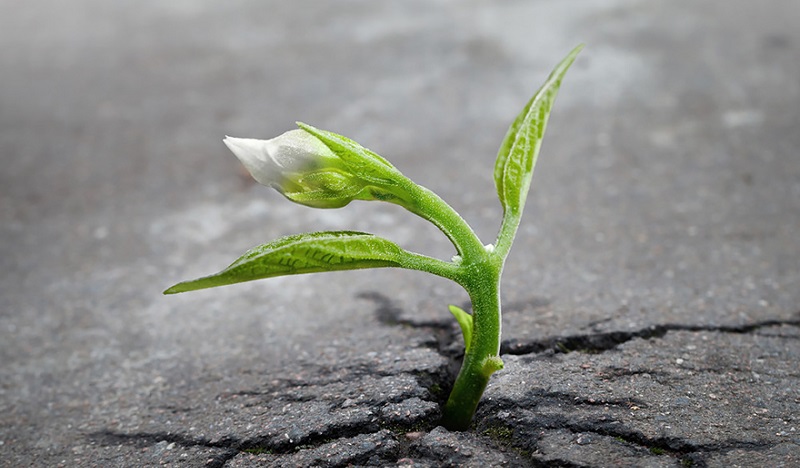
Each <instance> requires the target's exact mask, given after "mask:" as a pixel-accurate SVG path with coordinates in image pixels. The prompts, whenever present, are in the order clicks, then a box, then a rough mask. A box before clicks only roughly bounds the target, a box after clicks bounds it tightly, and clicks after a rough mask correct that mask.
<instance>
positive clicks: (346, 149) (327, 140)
mask: <svg viewBox="0 0 800 468" xmlns="http://www.w3.org/2000/svg"><path fill="white" fill-rule="evenodd" d="M297 126H298V127H300V128H302V129H303V130H305V131H307V132H308V133H310V134H312V135H314V136H315V137H317V138H318V139H319V140H320V141H322V143H324V144H325V146H327V147H328V148H330V150H331V151H333V152H334V154H336V156H338V157H339V159H341V160H342V161H343V162H344V164H345V166H346V167H347V170H348V172H350V173H351V174H353V175H354V176H356V177H359V178H361V179H363V180H365V181H367V182H369V183H371V184H377V185H381V186H385V185H396V184H397V181H398V180H399V179H400V178H402V179H405V176H403V175H402V173H400V171H398V170H397V169H396V168H395V167H394V166H392V164H391V163H390V162H389V161H387V160H386V159H384V158H383V157H381V156H380V155H379V154H377V153H375V152H373V151H370V150H368V149H367V148H364V147H363V146H361V145H360V144H358V143H357V142H355V141H353V140H351V139H350V138H347V137H345V136H342V135H339V134H338V133H333V132H329V131H327V130H320V129H318V128H315V127H312V126H311V125H308V124H305V123H302V122H297Z"/></svg>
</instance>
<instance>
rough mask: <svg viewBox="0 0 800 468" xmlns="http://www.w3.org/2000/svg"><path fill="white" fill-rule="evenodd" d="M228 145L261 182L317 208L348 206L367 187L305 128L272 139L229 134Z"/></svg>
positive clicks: (295, 199)
mask: <svg viewBox="0 0 800 468" xmlns="http://www.w3.org/2000/svg"><path fill="white" fill-rule="evenodd" d="M223 141H224V143H225V145H227V146H228V148H229V149H230V150H231V151H232V152H233V154H235V155H236V157H237V158H239V160H240V161H241V162H242V164H244V166H245V168H247V170H248V171H249V172H250V174H251V175H252V176H253V178H254V179H255V180H256V181H258V183H260V184H263V185H267V186H270V187H273V188H274V189H276V190H278V191H279V192H281V193H282V194H283V195H284V196H286V197H287V198H288V199H290V200H292V201H294V202H296V203H300V204H303V205H306V206H311V207H314V208H338V207H341V206H344V205H346V204H348V203H350V201H352V200H353V199H354V198H356V197H357V196H358V195H359V193H361V192H362V190H363V189H364V188H365V185H366V183H365V182H364V181H363V180H361V179H360V178H358V177H356V176H354V175H353V174H351V173H350V172H349V171H348V170H347V168H346V165H345V164H344V163H343V162H342V160H341V159H340V158H339V157H338V156H336V154H334V153H333V151H331V150H330V148H328V147H327V146H326V145H325V143H323V142H322V141H321V140H319V139H318V138H317V137H315V136H314V135H312V134H310V133H308V132H307V131H305V130H291V131H288V132H286V133H284V134H282V135H280V136H277V137H275V138H273V139H271V140H256V139H251V138H232V137H225V140H223Z"/></svg>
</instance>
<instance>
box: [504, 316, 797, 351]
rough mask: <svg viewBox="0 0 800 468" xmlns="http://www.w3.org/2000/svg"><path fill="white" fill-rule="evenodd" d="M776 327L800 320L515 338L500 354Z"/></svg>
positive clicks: (602, 348)
mask: <svg viewBox="0 0 800 468" xmlns="http://www.w3.org/2000/svg"><path fill="white" fill-rule="evenodd" d="M775 326H793V327H800V320H764V321H760V322H754V323H751V324H743V325H683V324H661V325H650V326H648V327H645V328H642V329H639V330H635V331H627V332H625V331H611V332H599V333H587V334H581V335H569V336H554V337H548V338H543V339H540V340H533V341H522V340H518V339H509V340H503V341H502V343H501V344H500V354H501V355H503V354H512V355H517V356H519V355H524V354H538V353H542V352H545V351H551V352H554V353H570V352H573V351H581V352H587V353H601V352H604V351H609V350H611V349H614V348H616V347H617V346H619V345H621V344H623V343H627V342H628V341H631V340H634V339H636V338H643V339H646V340H649V339H652V338H663V337H664V336H666V335H667V333H669V332H673V331H689V332H701V331H707V332H719V333H735V334H746V333H752V332H754V331H756V330H760V329H762V328H767V327H775Z"/></svg>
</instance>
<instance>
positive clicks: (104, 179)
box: [0, 0, 800, 466]
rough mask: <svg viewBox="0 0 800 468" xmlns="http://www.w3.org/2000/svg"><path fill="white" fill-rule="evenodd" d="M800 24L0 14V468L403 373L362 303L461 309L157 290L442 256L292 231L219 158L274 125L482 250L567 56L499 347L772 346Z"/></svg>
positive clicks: (263, 9)
mask: <svg viewBox="0 0 800 468" xmlns="http://www.w3.org/2000/svg"><path fill="white" fill-rule="evenodd" d="M798 19H800V3H797V2H795V1H790V0H783V1H781V0H770V1H768V2H750V1H745V0H736V1H730V0H725V1H722V0H719V1H706V2H694V1H666V0H663V1H661V0H608V1H600V0H595V1H591V0H569V1H564V0H541V1H521V0H515V1H503V2H491V1H460V2H456V1H447V0H442V1H405V2H375V1H337V2H327V1H298V2H264V1H249V2H248V1H242V2H238V1H237V2H208V1H170V2H151V1H141V2H106V1H99V0H81V1H73V2H55V1H39V2H14V1H2V2H0V71H1V73H0V162H2V168H1V169H0V265H2V273H0V363H1V364H0V459H2V460H6V463H8V465H7V466H24V465H27V464H30V465H41V466H55V464H58V463H63V464H64V466H91V465H92V463H95V464H97V463H100V464H101V465H102V464H104V463H110V462H108V460H110V458H103V457H110V456H111V455H109V454H108V453H107V452H103V450H107V449H106V448H101V447H100V445H102V444H97V443H95V442H91V440H92V439H91V435H92V434H97V433H102V432H104V431H112V432H115V433H138V432H141V431H144V430H145V429H143V427H144V426H145V425H146V424H148V421H151V420H152V417H153V416H152V414H153V413H154V412H157V411H158V409H159V408H163V407H167V406H169V405H172V404H174V402H176V401H179V402H184V404H185V405H187V406H189V407H192V408H194V409H195V410H196V411H198V412H201V413H203V414H212V415H213V413H214V411H215V409H214V408H215V406H214V401H215V400H214V398H215V395H217V394H219V393H220V392H224V391H233V390H237V389H239V390H240V389H242V388H257V387H258V386H259V385H260V382H263V381H265V380H269V379H273V378H277V376H280V375H282V374H285V373H287V372H291V369H292V368H294V366H301V367H302V366H303V365H305V364H308V363H320V362H324V363H328V365H330V366H331V368H336V367H337V366H344V365H346V363H347V359H350V357H351V356H358V355H361V354H364V353H370V352H379V351H382V350H384V349H385V348H386V347H387V346H394V345H397V346H400V347H402V346H404V345H405V343H406V342H407V340H408V339H409V338H408V336H410V335H413V333H415V332H414V330H407V329H401V328H390V327H386V326H385V325H382V324H381V323H379V321H378V320H376V317H375V314H374V304H372V303H370V302H369V301H365V300H364V299H361V298H359V294H361V295H362V296H363V295H364V293H367V295H369V294H370V292H374V291H380V292H381V294H382V295H384V296H385V297H386V298H389V299H391V300H392V301H393V304H395V306H396V308H397V309H399V310H402V313H403V316H404V317H406V318H408V319H409V320H417V321H423V322H424V321H426V320H427V321H447V320H449V318H448V313H447V309H446V305H447V304H448V303H456V304H462V303H463V302H464V301H466V300H467V298H466V295H465V294H464V293H463V291H461V290H460V289H459V288H458V287H457V286H455V285H451V284H449V283H447V282H445V281H443V280H440V279H438V278H433V277H429V276H425V275H423V274H421V273H412V272H404V271H397V270H375V271H369V272H365V271H360V272H347V273H339V274H321V275H313V276H304V277H290V278H281V279H274V280H268V281H262V282H256V283H249V284H242V285H237V286H230V287H226V288H222V289H217V290H211V291H203V292H198V293H192V294H186V295H180V296H173V297H163V296H161V291H162V290H163V289H165V288H166V287H168V286H170V285H171V284H173V283H175V282H177V281H180V280H183V279H189V278H193V277H197V276H201V275H205V274H208V273H211V272H214V271H217V270H219V269H221V268H222V267H224V266H226V265H227V264H228V263H229V262H230V261H232V260H233V259H235V258H236V257H237V256H238V255H239V254H241V253H242V252H244V251H245V250H246V249H247V248H249V247H252V246H254V245H256V244H259V243H262V242H265V241H268V240H271V239H274V238H276V237H278V236H281V235H286V234H292V233H297V232H303V231H309V230H325V229H357V230H366V231H370V232H374V233H376V234H380V235H383V236H386V237H388V238H390V239H392V240H394V241H396V242H398V243H399V244H401V245H402V246H403V247H405V248H408V249H411V250H416V251H420V252H423V253H426V254H429V255H433V256H436V257H440V258H445V259H447V258H450V256H451V255H453V251H452V247H450V246H449V245H448V243H447V241H446V239H445V238H444V237H443V236H442V235H441V234H440V233H438V232H437V231H436V230H435V229H434V228H433V227H431V226H429V225H427V224H426V223H424V222H423V221H421V220H418V219H415V218H413V217H412V216H411V215H410V214H408V213H405V212H403V211H402V210H400V209H399V208H397V207H395V206H388V205H386V206H384V205H381V204H375V203H372V204H368V203H353V204H351V205H350V206H348V207H346V208H343V209H339V210H331V211H319V210H312V209H309V208H305V207H301V206H297V205H293V204H291V203H289V202H288V201H286V200H284V199H283V198H282V197H281V196H280V195H278V194H277V193H274V192H273V191H271V190H268V189H266V188H264V187H261V186H258V185H256V184H254V183H253V182H251V180H250V179H249V177H248V176H247V174H246V173H245V172H243V170H242V168H241V167H240V165H239V163H238V161H237V160H236V158H235V157H234V156H233V155H231V154H230V153H229V152H228V151H227V149H226V148H225V147H224V145H223V144H222V141H221V140H222V138H223V136H224V135H232V136H239V137H253V138H271V137H273V136H276V135H278V134H279V133H282V132H284V131H286V130H289V129H291V128H293V125H294V122H295V121H298V120H299V121H304V122H307V123H310V124H312V125H314V126H317V127H319V128H324V129H328V130H332V131H335V132H337V133H340V134H343V135H346V136H349V137H351V138H353V139H355V140H356V141H359V142H360V143H362V144H363V145H364V146H367V147H368V148H370V149H372V150H374V151H376V152H378V153H379V154H381V155H383V156H384V157H386V158H387V159H389V160H390V161H392V162H393V163H394V164H395V166H397V167H398V168H399V169H400V170H401V171H403V172H404V173H405V174H406V175H408V176H410V177H411V178H412V179H414V180H415V181H417V182H418V183H421V184H423V185H425V186H427V187H429V188H431V189H433V190H434V191H436V192H437V193H439V194H440V195H441V196H442V197H443V198H444V199H445V200H447V201H449V202H450V203H451V204H452V205H453V206H454V207H455V208H456V209H457V210H458V211H459V212H461V213H462V215H463V216H464V217H465V218H466V219H467V221H468V222H470V223H471V224H472V225H473V226H474V228H475V230H476V231H477V232H478V234H479V235H480V236H481V237H482V239H483V240H484V242H486V243H489V242H492V241H493V237H494V236H495V234H496V231H497V228H498V226H499V221H500V217H501V212H500V206H499V203H498V202H497V201H496V194H495V190H494V185H493V179H492V165H493V162H494V156H495V154H496V151H497V147H498V146H499V144H500V141H501V139H502V137H503V135H504V133H505V130H506V128H507V126H508V124H509V123H510V122H511V120H512V119H513V117H514V116H515V115H516V113H517V112H518V111H519V109H520V108H521V106H522V105H523V104H524V103H525V101H526V100H527V99H528V98H529V97H530V95H532V93H533V92H534V91H535V90H536V89H537V88H538V87H539V85H540V84H541V83H542V82H543V80H544V79H545V77H546V76H547V74H548V73H549V71H550V69H551V68H552V67H553V66H554V65H555V64H556V63H557V62H558V60H560V59H561V58H562V57H563V56H564V55H565V54H566V53H567V52H568V51H569V50H570V49H571V48H572V47H574V46H575V45H577V44H578V43H585V44H586V45H587V47H586V49H585V50H584V51H583V52H582V54H581V55H580V57H579V58H578V60H577V62H576V63H575V65H574V67H573V69H572V70H570V72H569V74H568V75H567V77H566V79H565V81H564V84H563V87H562V91H561V94H560V96H559V98H558V101H557V103H556V106H555V110H554V113H553V116H552V119H551V121H550V126H549V129H548V136H547V138H546V141H545V143H544V146H543V150H542V153H541V157H540V160H539V165H538V167H537V170H536V175H535V176H534V180H533V184H532V191H531V195H530V199H529V203H528V205H527V209H526V214H525V218H524V220H523V224H522V226H521V228H520V232H519V235H518V239H517V242H516V244H515V247H514V249H513V251H512V256H511V257H510V259H509V261H508V264H507V268H506V271H505V274H504V289H503V299H504V301H505V304H506V309H505V315H504V327H505V335H504V338H506V339H509V340H518V341H525V340H528V341H530V340H537V339H543V338H546V337H553V336H568V335H574V334H580V333H590V332H591V333H603V332H611V331H622V332H631V331H637V330H642V329H645V328H647V327H649V326H653V325H659V324H682V325H686V326H698V327H714V326H721V325H722V326H739V325H742V324H752V323H760V322H764V321H775V322H776V323H777V322H787V321H791V320H796V318H797V313H798V311H800V301H798V299H799V298H800V288H798V285H799V284H800V240H798V239H799V238H798V234H797V232H798V230H800V131H798V128H800V33H798V31H800V28H798V27H797V26H798ZM787 343H790V344H791V347H790V348H789V349H788V351H787V352H788V353H789V356H793V358H794V360H793V361H792V360H789V361H788V362H787V364H786V365H787V366H788V365H789V363H795V362H796V358H797V356H798V354H800V349H798V345H797V341H796V340H795V341H788V342H787ZM792 365H793V364H792ZM787 392H788V393H787V394H786V395H785V397H786V398H788V399H789V400H791V399H792V398H794V399H798V398H800V393H799V392H800V390H798V389H797V388H796V387H795V388H789V389H788V390H787ZM167 402H168V403H167ZM224 417H228V418H230V417H234V419H235V416H231V415H229V414H226V415H225V416H224ZM224 417H223V416H222V415H220V416H219V420H220V421H222V420H225V419H224ZM189 426H191V424H188V423H187V425H185V427H183V426H181V427H174V426H173V427H172V428H171V429H170V428H167V429H164V427H161V428H160V429H158V431H161V432H170V431H176V432H178V433H181V432H189V433H191V432H192V431H191V430H190V429H189ZM223 432H224V431H223ZM103 460H106V461H105V462H104V461H103ZM148 460H150V459H148ZM153 460H155V459H153ZM129 461H130V460H129ZM151 461H152V460H151ZM117 462H118V463H121V465H123V466H124V464H125V463H124V461H122V462H120V461H117ZM147 463H149V462H146V461H142V460H139V461H138V462H136V463H134V464H147ZM153 463H156V461H153ZM0 464H2V462H0Z"/></svg>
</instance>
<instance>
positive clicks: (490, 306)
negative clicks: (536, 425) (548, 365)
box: [442, 254, 502, 431]
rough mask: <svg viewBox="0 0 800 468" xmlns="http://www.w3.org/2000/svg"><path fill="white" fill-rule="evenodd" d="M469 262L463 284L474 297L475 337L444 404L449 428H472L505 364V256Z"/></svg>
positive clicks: (473, 331) (444, 418)
mask: <svg viewBox="0 0 800 468" xmlns="http://www.w3.org/2000/svg"><path fill="white" fill-rule="evenodd" d="M485 258H486V259H485V260H484V261H483V262H481V263H478V264H472V265H469V266H468V267H467V268H469V272H468V275H466V276H467V277H466V279H465V280H464V283H463V286H464V289H466V290H467V292H468V293H469V296H470V300H471V301H472V320H473V329H472V339H471V340H470V341H471V342H470V346H469V351H468V352H467V353H466V354H465V355H464V362H463V363H462V364H461V371H460V372H459V373H458V377H457V378H456V382H455V384H454V385H453V390H452V392H451V393H450V397H449V398H448V400H447V404H446V405H445V407H444V415H443V417H442V425H444V427H446V428H447V429H450V430H456V431H463V430H466V429H468V428H469V426H470V423H471V422H472V417H473V415H474V414H475V410H476V408H477V407H478V402H479V401H480V399H481V396H482V395H483V391H484V390H485V389H486V385H487V384H488V383H489V377H491V375H492V373H494V372H495V371H497V370H499V369H501V368H502V361H501V360H500V357H499V356H498V354H499V352H500V328H501V314H500V274H501V271H502V258H501V257H499V256H496V255H494V254H489V255H487V256H486V257H485Z"/></svg>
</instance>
